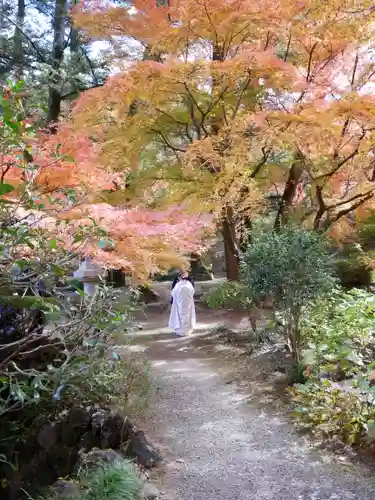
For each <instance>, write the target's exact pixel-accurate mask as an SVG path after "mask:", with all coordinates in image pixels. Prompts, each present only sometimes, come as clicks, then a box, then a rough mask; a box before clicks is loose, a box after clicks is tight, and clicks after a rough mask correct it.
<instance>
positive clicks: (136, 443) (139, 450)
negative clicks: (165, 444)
mask: <svg viewBox="0 0 375 500" xmlns="http://www.w3.org/2000/svg"><path fill="white" fill-rule="evenodd" d="M126 455H128V456H129V457H132V458H136V459H137V461H138V463H139V464H140V465H143V467H145V468H146V469H151V468H152V467H155V465H156V464H157V463H158V462H160V461H161V456H160V455H159V453H158V452H157V450H156V449H155V448H154V447H153V446H151V444H150V443H149V442H148V441H147V439H146V437H145V435H144V433H143V432H142V431H135V432H134V434H133V436H132V437H131V439H130V442H129V445H128V446H127V448H126Z"/></svg>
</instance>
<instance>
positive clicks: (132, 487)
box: [81, 460, 141, 500]
mask: <svg viewBox="0 0 375 500" xmlns="http://www.w3.org/2000/svg"><path fill="white" fill-rule="evenodd" d="M85 482H86V483H87V484H88V487H87V489H86V490H85V491H84V492H83V493H82V496H81V499H82V500H140V498H141V481H140V479H139V477H138V476H137V473H136V471H135V468H134V465H133V464H132V463H131V462H129V461H126V460H119V461H117V462H114V463H113V464H102V466H101V467H99V468H98V469H96V470H94V471H93V472H91V473H90V474H89V475H88V476H87V478H85Z"/></svg>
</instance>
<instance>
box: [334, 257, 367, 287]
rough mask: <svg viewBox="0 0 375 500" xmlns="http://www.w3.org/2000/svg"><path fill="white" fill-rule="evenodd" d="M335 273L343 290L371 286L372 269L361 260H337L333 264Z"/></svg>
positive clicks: (354, 258)
mask: <svg viewBox="0 0 375 500" xmlns="http://www.w3.org/2000/svg"><path fill="white" fill-rule="evenodd" d="M335 271H336V274H337V277H338V279H339V282H340V284H341V286H342V287H344V288H363V287H366V288H367V287H369V286H370V285H371V281H372V269H371V267H370V266H369V265H368V264H367V263H366V262H364V261H363V260H362V259H361V258H358V257H351V258H348V259H339V260H337V261H336V263H335Z"/></svg>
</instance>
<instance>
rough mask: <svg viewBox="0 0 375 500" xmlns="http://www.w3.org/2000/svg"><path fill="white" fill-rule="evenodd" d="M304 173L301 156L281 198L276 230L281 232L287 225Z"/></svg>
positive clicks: (292, 168)
mask: <svg viewBox="0 0 375 500" xmlns="http://www.w3.org/2000/svg"><path fill="white" fill-rule="evenodd" d="M302 173H303V162H302V158H301V157H300V156H297V157H296V158H295V160H294V162H293V164H292V166H291V167H290V170H289V174H288V178H287V181H286V183H285V188H284V192H283V195H282V197H281V201H280V205H279V209H278V211H277V215H276V219H275V226H274V227H275V229H276V230H277V231H279V230H280V229H281V228H282V227H283V226H285V225H286V223H287V217H288V213H289V209H290V206H291V204H292V202H293V198H294V196H295V194H296V190H297V185H298V182H299V181H300V179H301V176H302Z"/></svg>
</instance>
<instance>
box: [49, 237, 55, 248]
mask: <svg viewBox="0 0 375 500" xmlns="http://www.w3.org/2000/svg"><path fill="white" fill-rule="evenodd" d="M56 246H57V242H56V238H53V239H52V240H50V241H49V247H50V249H51V250H53V249H55V248H56Z"/></svg>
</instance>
